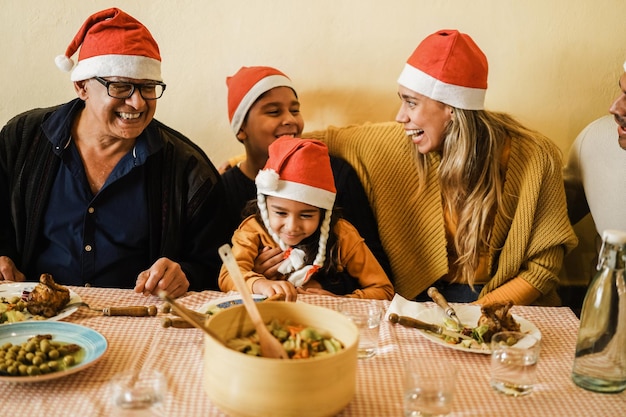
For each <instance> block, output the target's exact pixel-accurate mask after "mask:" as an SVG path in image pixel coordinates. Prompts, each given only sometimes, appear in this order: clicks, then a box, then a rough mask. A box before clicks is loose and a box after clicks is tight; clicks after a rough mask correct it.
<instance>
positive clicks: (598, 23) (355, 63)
mask: <svg viewBox="0 0 626 417" xmlns="http://www.w3.org/2000/svg"><path fill="white" fill-rule="evenodd" d="M0 6H1V7H2V13H1V14H0V51H1V54H2V65H0V83H2V99H1V100H0V123H1V124H4V123H6V122H7V121H8V120H9V119H10V118H11V117H12V116H14V115H15V114H18V113H20V112H22V111H25V110H28V109H31V108H33V107H43V106H50V105H54V104H58V103H61V102H64V101H67V100H69V99H71V98H73V97H75V95H74V91H73V87H72V85H71V82H70V80H69V74H68V73H64V72H61V71H60V70H58V69H57V68H56V66H55V65H54V57H55V56H56V55H58V54H61V53H64V52H65V49H66V47H67V45H68V44H69V42H70V41H71V39H72V38H73V37H74V35H75V33H76V32H77V31H78V28H79V27H80V26H81V25H82V23H83V22H84V20H85V18H86V17H87V16H89V15H90V14H92V13H94V12H96V11H98V10H101V9H105V8H108V7H112V6H116V7H120V8H121V9H123V10H125V11H126V12H128V13H130V14H131V15H133V16H134V17H136V18H137V19H138V20H140V21H141V22H142V23H144V24H145V25H146V26H147V27H148V28H149V29H150V31H151V32H152V34H153V35H154V37H155V39H156V40H157V42H158V43H159V46H160V49H161V54H162V57H163V76H164V79H165V82H166V83H167V85H168V87H167V91H166V93H165V96H164V97H163V98H162V99H161V100H160V101H159V105H158V109H157V114H156V117H157V118H158V119H159V120H161V121H162V122H165V123H166V124H168V125H170V126H171V127H173V128H175V129H177V130H179V131H181V132H183V133H184V134H186V135H187V136H189V137H190V138H192V139H193V140H194V141H196V142H197V143H198V144H199V145H200V146H201V147H202V148H203V149H204V150H205V151H206V153H207V154H208V155H209V157H210V158H211V159H212V160H213V162H214V163H215V164H216V165H217V164H219V163H221V162H222V161H224V160H225V159H226V158H228V157H229V156H231V155H234V154H238V153H241V152H242V149H243V148H242V147H241V145H240V144H239V143H238V142H237V141H236V140H235V138H234V135H233V134H232V132H231V130H230V127H229V124H228V118H227V111H226V84H225V79H226V77H227V76H228V75H231V74H233V73H234V72H236V71H237V70H238V69H239V67H241V66H243V65H270V66H275V67H277V68H280V69H281V70H283V71H284V72H285V73H286V74H288V75H289V76H290V77H291V79H292V80H293V81H294V83H295V85H296V86H297V87H298V92H299V95H300V99H301V102H302V112H303V115H304V117H305V120H306V129H307V130H310V129H318V128H324V127H325V126H327V125H331V124H332V125H346V124H351V123H362V122H365V121H371V122H378V121H387V120H392V119H393V118H394V116H395V113H396V110H397V107H398V105H399V101H398V98H397V96H396V91H397V84H396V79H397V77H398V75H399V73H400V71H401V69H402V67H403V65H404V63H405V61H406V59H407V58H408V56H409V55H410V54H411V52H412V51H413V49H414V48H415V47H416V46H417V44H418V43H419V41H421V40H422V39H423V38H424V37H425V36H427V35H428V34H430V33H432V32H435V31H436V30H439V29H444V28H456V29H459V30H461V31H462V32H466V33H468V34H470V35H471V36H472V37H473V38H474V40H475V41H476V42H477V44H478V45H479V46H480V47H481V48H482V49H483V51H484V52H485V54H486V55H487V58H488V60H489V66H490V73H489V89H488V92H487V102H486V105H487V108H489V109H493V110H501V111H506V112H509V113H511V114H513V115H514V116H516V117H517V118H519V119H520V120H521V121H523V122H524V123H526V124H527V125H528V126H530V127H532V128H535V129H538V130H540V131H542V132H543V133H545V134H546V135H548V136H549V137H551V138H552V139H553V140H554V141H555V142H556V143H557V144H558V146H559V147H560V148H561V149H562V150H563V152H564V154H566V152H567V149H568V147H569V145H570V143H571V142H572V141H573V140H574V138H575V136H576V134H577V133H578V132H579V131H580V130H581V129H582V128H583V127H584V126H585V125H586V124H587V123H588V122H590V121H591V120H593V119H595V118H597V117H599V116H602V115H604V114H606V113H607V109H608V107H609V104H610V102H611V100H612V99H613V98H614V97H615V96H616V95H617V93H618V88H617V79H618V77H619V76H620V75H621V73H622V72H623V68H622V63H623V62H624V59H626V48H625V47H624V40H625V39H626V25H625V24H624V16H626V2H625V1H624V0H596V1H593V2H592V1H589V0H550V1H545V0H524V1H520V0H471V1H467V0H393V1H377V0H358V1H357V0H315V1H298V0H265V1H257V0H222V1H217V0H186V1H185V0H168V1H133V0H118V1H104V0H55V1H40V0H21V1H11V0H0ZM587 228H589V226H587ZM576 262H582V263H583V264H585V265H586V264H587V263H588V262H587V258H585V257H577V259H576ZM576 267H577V266H576Z"/></svg>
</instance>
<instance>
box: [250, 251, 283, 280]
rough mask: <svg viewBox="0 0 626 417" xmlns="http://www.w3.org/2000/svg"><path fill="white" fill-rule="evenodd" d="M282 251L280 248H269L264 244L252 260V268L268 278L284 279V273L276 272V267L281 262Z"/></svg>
mask: <svg viewBox="0 0 626 417" xmlns="http://www.w3.org/2000/svg"><path fill="white" fill-rule="evenodd" d="M283 260H284V257H283V251H282V250H281V249H280V248H270V247H269V246H264V247H263V249H261V252H260V253H259V254H258V256H257V257H256V259H255V260H254V268H253V269H252V270H253V271H254V272H256V273H257V274H261V275H263V276H264V277H265V278H267V279H270V280H282V279H285V277H284V275H283V274H281V273H280V272H278V267H279V266H280V264H281V263H282V262H283Z"/></svg>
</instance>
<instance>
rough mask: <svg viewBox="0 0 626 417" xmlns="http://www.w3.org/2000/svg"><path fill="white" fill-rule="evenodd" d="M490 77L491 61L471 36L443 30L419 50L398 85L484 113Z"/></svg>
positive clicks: (399, 79)
mask: <svg viewBox="0 0 626 417" xmlns="http://www.w3.org/2000/svg"><path fill="white" fill-rule="evenodd" d="M487 73H488V65H487V57H485V54H484V53H483V52H482V51H481V50H480V48H479V47H478V46H477V45H476V44H475V43H474V41H473V40H472V38H470V37H469V35H466V34H465V33H460V32H459V31H458V30H440V31H439V32H436V33H433V34H432V35H429V36H428V37H426V39H424V40H423V41H422V42H421V43H420V44H419V45H418V46H417V48H416V49H415V51H414V52H413V54H412V55H411V56H410V57H409V59H408V61H407V63H406V65H405V66H404V69H403V70H402V73H401V74H400V78H398V84H400V85H402V86H404V87H406V88H408V89H410V90H412V91H415V92H416V93H419V94H422V95H424V96H426V97H429V98H431V99H433V100H437V101H440V102H442V103H445V104H447V105H449V106H452V107H456V108H459V109H465V110H483V109H484V108H485V93H486V92H487Z"/></svg>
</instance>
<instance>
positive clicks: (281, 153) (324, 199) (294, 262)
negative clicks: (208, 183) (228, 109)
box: [256, 136, 337, 287]
mask: <svg viewBox="0 0 626 417" xmlns="http://www.w3.org/2000/svg"><path fill="white" fill-rule="evenodd" d="M268 151H269V159H268V160H267V162H266V164H265V168H264V169H262V170H261V171H259V173H258V174H257V177H256V186H257V204H258V206H259V211H260V213H261V217H262V219H263V223H264V225H265V228H266V229H267V231H268V232H269V233H270V235H271V236H272V238H273V239H274V241H276V243H277V244H278V245H279V246H280V248H281V249H282V250H283V251H285V253H286V256H287V257H286V259H285V260H284V261H283V263H282V264H281V266H280V268H279V272H280V273H282V274H290V275H289V281H290V282H291V283H292V284H294V285H295V286H296V287H299V286H302V285H303V284H304V283H306V282H307V281H308V280H309V278H310V277H311V275H313V274H314V273H315V272H316V271H317V270H318V269H319V268H321V267H322V266H323V265H324V260H325V259H326V242H327V241H328V233H329V230H330V218H331V215H332V211H333V205H334V204H335V195H336V193H337V191H336V189H335V181H334V179H333V172H332V169H331V166H330V157H329V156H328V148H327V147H326V145H324V143H322V142H320V141H318V140H313V139H297V138H293V137H291V136H281V137H280V138H278V139H276V140H275V141H274V142H273V143H272V144H271V145H270V146H269V148H268ZM268 195H269V196H274V197H280V198H286V199H289V200H294V201H298V202H301V203H305V204H309V205H311V206H315V207H319V208H321V209H325V210H326V215H325V217H324V220H322V223H321V225H320V240H319V247H318V252H317V256H316V257H315V260H314V261H313V265H307V266H305V265H304V252H303V251H302V250H301V249H297V248H290V247H289V246H288V245H287V244H286V243H284V242H283V241H282V239H281V238H280V236H279V235H278V233H277V231H275V230H272V228H271V227H270V223H269V217H268V211H267V203H266V202H265V196H268Z"/></svg>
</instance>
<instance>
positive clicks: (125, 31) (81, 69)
mask: <svg viewBox="0 0 626 417" xmlns="http://www.w3.org/2000/svg"><path fill="white" fill-rule="evenodd" d="M78 48H80V52H79V54H78V64H77V65H76V67H74V61H72V55H74V54H75V53H76V51H77V50H78ZM55 63H56V65H57V66H58V67H59V68H60V69H61V70H63V71H68V72H69V71H72V68H73V71H72V75H71V80H72V81H81V80H87V79H89V78H93V77H125V78H136V79H140V80H152V81H163V79H162V78H161V55H159V46H158V45H157V43H156V41H155V40H154V38H153V37H152V35H151V34H150V32H149V31H148V29H146V27H145V26H144V25H142V24H141V23H140V22H139V21H137V20H136V19H135V18H133V17H132V16H130V15H128V14H126V13H124V12H123V11H122V10H120V9H117V8H111V9H107V10H102V11H100V12H97V13H94V14H93V15H91V16H89V17H88V18H87V20H86V21H85V23H83V26H82V27H81V28H80V29H79V31H78V33H77V34H76V36H75V37H74V39H73V40H72V42H71V43H70V45H69V46H68V47H67V50H66V51H65V55H59V56H57V57H56V58H55Z"/></svg>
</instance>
